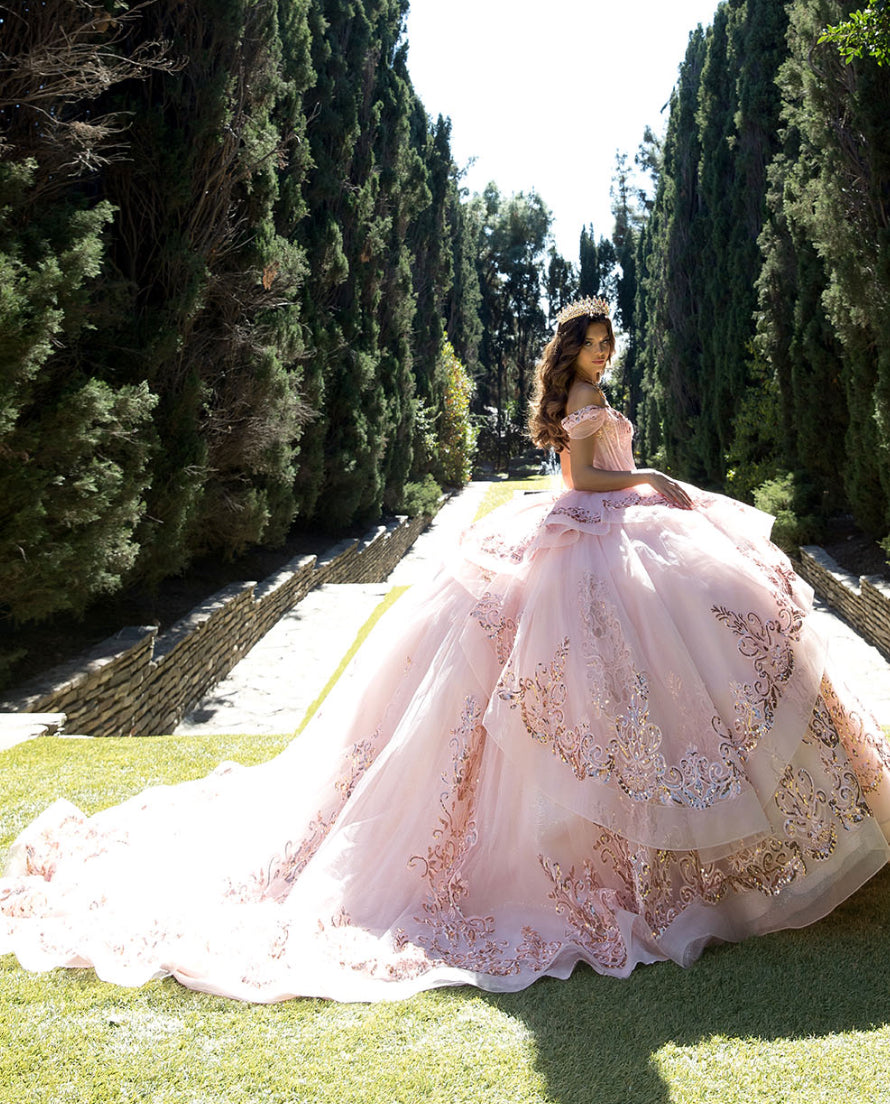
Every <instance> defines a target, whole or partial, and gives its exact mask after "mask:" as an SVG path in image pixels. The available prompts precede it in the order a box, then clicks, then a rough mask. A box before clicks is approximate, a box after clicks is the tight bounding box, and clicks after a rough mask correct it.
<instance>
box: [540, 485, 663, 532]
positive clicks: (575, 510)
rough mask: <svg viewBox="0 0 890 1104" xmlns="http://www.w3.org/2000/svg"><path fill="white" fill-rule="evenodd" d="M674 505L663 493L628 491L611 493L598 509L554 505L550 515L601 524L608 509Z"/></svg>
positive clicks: (590, 523) (583, 523)
mask: <svg viewBox="0 0 890 1104" xmlns="http://www.w3.org/2000/svg"><path fill="white" fill-rule="evenodd" d="M673 505H674V504H673V503H672V502H668V500H667V499H666V498H665V497H664V496H663V495H660V494H657V493H653V494H648V495H643V494H640V492H639V491H627V492H626V493H624V494H621V495H618V494H610V496H609V497H608V498H603V499H602V500H601V502H600V507H599V509H596V510H590V509H588V508H587V507H586V506H554V507H553V509H552V510H551V511H550V513H549V514H548V517H557V516H559V515H563V516H565V517H570V518H571V519H572V520H573V521H577V522H580V523H581V524H582V525H601V524H602V523H603V521H604V520H605V519H606V511H608V510H625V509H627V507H628V506H670V507H672V508H673Z"/></svg>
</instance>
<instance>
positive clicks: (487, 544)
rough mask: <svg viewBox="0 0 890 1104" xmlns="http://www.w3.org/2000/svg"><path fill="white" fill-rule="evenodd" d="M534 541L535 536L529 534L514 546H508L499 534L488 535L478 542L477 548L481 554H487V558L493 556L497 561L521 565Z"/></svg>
mask: <svg viewBox="0 0 890 1104" xmlns="http://www.w3.org/2000/svg"><path fill="white" fill-rule="evenodd" d="M534 539H535V534H534V533H531V534H529V535H528V536H526V537H524V538H523V539H522V540H520V541H518V542H517V543H516V544H509V543H508V542H507V541H505V540H504V538H503V536H502V535H501V534H500V533H489V534H488V536H486V537H483V539H482V540H481V541H480V542H479V547H480V548H481V549H482V551H483V552H487V553H488V555H489V556H494V557H496V558H497V559H499V560H509V561H510V562H511V563H522V559H523V557H524V556H525V553H526V552H527V550H528V547H529V545H530V544H531V543H532V541H533V540H534Z"/></svg>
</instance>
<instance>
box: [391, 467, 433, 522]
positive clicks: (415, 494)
mask: <svg viewBox="0 0 890 1104" xmlns="http://www.w3.org/2000/svg"><path fill="white" fill-rule="evenodd" d="M441 495H442V488H441V487H440V486H439V484H438V483H437V482H436V481H435V479H433V477H432V476H431V475H426V476H424V478H423V482H422V483H406V484H405V490H404V492H403V494H402V501H401V503H400V504H399V513H401V514H407V515H408V516H409V517H417V516H418V515H419V514H434V513H435V512H436V510H437V509H438V506H439V498H440V497H441Z"/></svg>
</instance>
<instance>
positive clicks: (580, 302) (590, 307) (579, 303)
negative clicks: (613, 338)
mask: <svg viewBox="0 0 890 1104" xmlns="http://www.w3.org/2000/svg"><path fill="white" fill-rule="evenodd" d="M582 314H586V315H587V316H588V317H591V316H593V315H602V316H603V317H604V318H608V317H609V302H608V300H607V299H599V298H596V297H595V296H592V295H588V296H586V297H585V298H584V299H576V300H575V302H574V303H569V305H568V306H567V307H563V308H562V310H561V311H560V312H559V314H558V315H557V316H556V324H557V326H561V325H562V324H563V322H568V321H569V319H570V318H580V317H581V315H582Z"/></svg>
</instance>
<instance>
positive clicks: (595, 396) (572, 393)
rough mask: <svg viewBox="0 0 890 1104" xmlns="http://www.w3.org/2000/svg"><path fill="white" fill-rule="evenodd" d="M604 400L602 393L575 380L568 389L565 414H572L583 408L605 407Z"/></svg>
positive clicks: (589, 384)
mask: <svg viewBox="0 0 890 1104" xmlns="http://www.w3.org/2000/svg"><path fill="white" fill-rule="evenodd" d="M605 405H606V399H605V396H604V395H603V393H602V391H600V389H599V388H598V387H596V386H595V385H594V384H592V383H588V382H587V381H586V380H575V382H574V383H573V384H572V386H571V387H570V388H569V397H568V399H567V400H566V414H567V415H568V414H574V413H575V412H576V411H578V410H583V409H584V407H585V406H605Z"/></svg>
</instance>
